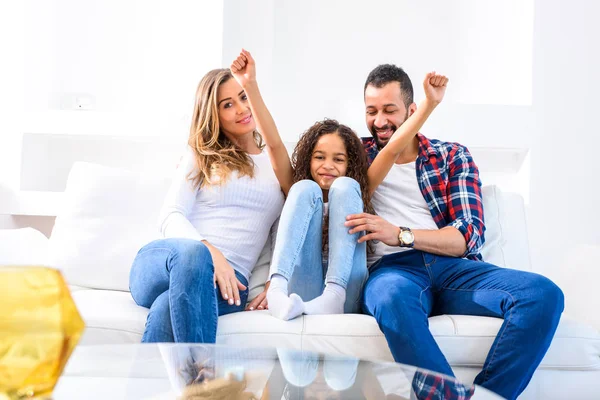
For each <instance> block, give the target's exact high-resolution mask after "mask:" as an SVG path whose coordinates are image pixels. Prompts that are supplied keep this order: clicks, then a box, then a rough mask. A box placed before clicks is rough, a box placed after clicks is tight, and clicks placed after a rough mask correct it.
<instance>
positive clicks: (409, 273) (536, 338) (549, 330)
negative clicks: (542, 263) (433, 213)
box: [363, 250, 564, 399]
mask: <svg viewBox="0 0 600 400" xmlns="http://www.w3.org/2000/svg"><path fill="white" fill-rule="evenodd" d="M563 308H564V297H563V293H562V291H561V290H560V289H559V288H558V287H557V286H556V285H555V284H554V283H553V282H552V281H550V280H549V279H547V278H545V277H543V276H540V275H537V274H534V273H530V272H524V271H517V270H512V269H506V268H500V267H497V266H495V265H492V264H488V263H485V262H481V261H471V260H467V259H463V258H454V257H444V256H436V255H433V254H430V253H426V252H421V251H418V250H410V251H406V252H399V253H395V254H390V255H387V256H384V257H382V258H381V260H379V261H378V262H377V263H375V264H373V266H372V267H371V270H370V277H369V280H368V281H367V284H366V285H365V289H364V302H363V309H364V311H365V312H366V313H368V314H370V315H372V316H374V317H375V319H376V320H377V323H378V324H379V326H380V328H381V330H382V331H383V333H384V334H385V337H386V339H387V342H388V344H389V347H390V350H391V352H392V355H393V356H394V359H395V360H396V362H399V363H403V364H409V365H414V366H417V367H420V368H425V369H429V370H433V371H437V372H441V373H444V374H447V375H451V376H454V374H453V372H452V369H451V368H450V365H449V364H448V361H447V360H446V358H445V357H444V355H443V354H442V352H441V351H440V348H439V347H438V345H437V343H436V342H435V340H434V338H433V336H432V335H431V332H430V331H429V327H428V320H427V317H429V316H433V315H441V314H462V315H480V316H487V317H496V318H503V319H504V323H503V324H502V326H501V328H500V331H499V332H498V335H497V336H496V339H495V340H494V343H493V344H492V348H491V350H490V352H489V353H488V356H487V358H486V360H485V363H484V365H483V370H482V371H481V372H480V373H479V375H477V377H476V379H475V384H477V385H480V386H482V387H485V388H487V389H489V390H491V391H493V392H496V393H498V394H500V395H501V396H504V397H506V398H508V399H514V398H516V397H517V396H518V395H519V394H520V393H521V392H522V391H523V390H524V389H525V387H526V386H527V384H528V383H529V380H530V379H531V376H532V375H533V373H534V371H535V369H536V368H537V366H538V365H539V364H540V362H541V361H542V358H543V357H544V354H545V353H546V351H547V350H548V347H549V346H550V342H551V341H552V337H553V336H554V332H555V331H556V327H557V326H558V321H559V320H560V315H561V313H562V311H563Z"/></svg>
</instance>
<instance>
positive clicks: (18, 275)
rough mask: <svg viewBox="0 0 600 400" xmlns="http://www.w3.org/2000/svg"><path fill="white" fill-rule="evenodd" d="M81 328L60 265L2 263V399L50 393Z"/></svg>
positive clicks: (0, 289) (80, 320)
mask: <svg viewBox="0 0 600 400" xmlns="http://www.w3.org/2000/svg"><path fill="white" fill-rule="evenodd" d="M83 328H84V323H83V320H82V319H81V316H80V315H79V313H78V312H77V308H75V303H73V299H72V298H71V294H70V293H69V289H68V287H67V285H66V284H65V281H64V279H63V277H62V275H61V274H60V272H59V271H57V270H54V269H51V268H45V267H0V399H3V398H4V399H5V398H10V399H23V398H31V397H39V396H46V395H49V394H50V393H52V390H53V389H54V386H55V385H56V382H57V381H58V378H59V377H60V374H61V373H62V371H63V368H64V367H65V365H66V363H67V360H68V359H69V356H70V355H71V353H72V351H73V349H74V348H75V345H76V344H77V342H78V341H79V338H80V337H81V333H82V332H83Z"/></svg>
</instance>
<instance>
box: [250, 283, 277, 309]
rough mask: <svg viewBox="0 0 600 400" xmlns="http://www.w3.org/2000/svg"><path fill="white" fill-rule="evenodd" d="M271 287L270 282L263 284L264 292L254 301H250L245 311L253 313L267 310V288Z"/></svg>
mask: <svg viewBox="0 0 600 400" xmlns="http://www.w3.org/2000/svg"><path fill="white" fill-rule="evenodd" d="M270 285H271V281H267V283H265V290H263V291H262V293H261V294H259V295H258V296H256V298H255V299H254V300H252V301H251V302H250V303H248V305H247V306H246V311H254V310H268V309H269V306H268V303H267V290H269V286H270Z"/></svg>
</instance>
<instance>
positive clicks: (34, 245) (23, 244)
mask: <svg viewBox="0 0 600 400" xmlns="http://www.w3.org/2000/svg"><path fill="white" fill-rule="evenodd" d="M0 243H1V245H0V265H4V266H7V265H10V266H16V265H48V238H47V237H46V236H44V234H43V233H41V232H40V231H38V230H36V229H33V228H22V229H0Z"/></svg>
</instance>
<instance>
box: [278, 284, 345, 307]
mask: <svg viewBox="0 0 600 400" xmlns="http://www.w3.org/2000/svg"><path fill="white" fill-rule="evenodd" d="M345 302H346V289H344V288H343V287H342V286H340V285H338V284H337V283H332V282H330V283H327V284H326V285H325V290H323V294H322V295H320V296H319V297H317V298H316V299H313V300H311V301H309V302H306V303H304V313H305V314H308V315H316V314H343V313H344V303H345ZM269 307H270V305H269Z"/></svg>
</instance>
